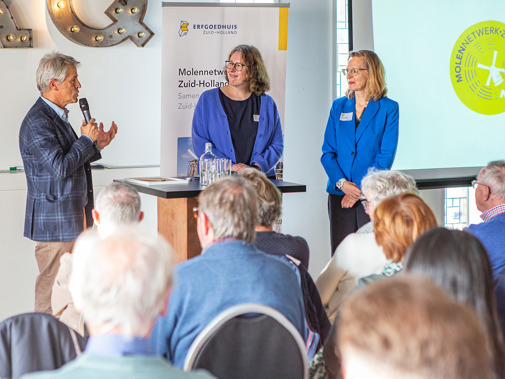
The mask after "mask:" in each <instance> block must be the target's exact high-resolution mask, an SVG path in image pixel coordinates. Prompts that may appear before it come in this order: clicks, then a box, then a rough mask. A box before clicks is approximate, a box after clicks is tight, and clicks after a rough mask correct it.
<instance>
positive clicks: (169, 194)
mask: <svg viewBox="0 0 505 379" xmlns="http://www.w3.org/2000/svg"><path fill="white" fill-rule="evenodd" d="M114 181H115V182H124V183H128V184H129V185H131V186H132V187H134V188H135V189H136V190H137V191H139V192H141V193H146V194H149V195H153V196H157V197H161V198H163V199H176V198H188V197H197V196H198V194H199V193H200V192H201V191H202V190H204V188H202V187H200V180H199V179H198V178H192V179H191V180H190V181H188V182H183V183H181V184H179V183H170V184H156V185H150V186H149V185H141V184H137V183H131V182H129V181H128V180H126V179H116V180H114ZM271 181H272V183H274V184H275V185H276V186H277V188H279V191H281V192H282V193H292V192H306V191H307V187H306V186H305V184H298V183H291V182H284V181H282V180H275V179H271Z"/></svg>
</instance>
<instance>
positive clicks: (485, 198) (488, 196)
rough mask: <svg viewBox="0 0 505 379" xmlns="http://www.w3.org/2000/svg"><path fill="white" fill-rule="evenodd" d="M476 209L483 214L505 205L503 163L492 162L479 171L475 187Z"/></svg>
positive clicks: (501, 161)
mask: <svg viewBox="0 0 505 379" xmlns="http://www.w3.org/2000/svg"><path fill="white" fill-rule="evenodd" d="M475 202H476V204H477V209H478V210H479V211H481V212H485V211H487V210H488V209H491V208H493V207H495V206H496V205H499V204H504V203H505V161H503V160H499V161H492V162H489V163H488V164H487V166H486V167H484V168H483V169H482V170H480V173H479V176H478V177H477V184H476V187H475Z"/></svg>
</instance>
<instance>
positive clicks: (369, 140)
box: [321, 97, 399, 195]
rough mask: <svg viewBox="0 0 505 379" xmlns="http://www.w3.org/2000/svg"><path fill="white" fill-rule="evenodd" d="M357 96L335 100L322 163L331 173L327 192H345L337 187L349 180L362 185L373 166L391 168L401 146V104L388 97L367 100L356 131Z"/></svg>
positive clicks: (325, 139)
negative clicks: (355, 106)
mask: <svg viewBox="0 0 505 379" xmlns="http://www.w3.org/2000/svg"><path fill="white" fill-rule="evenodd" d="M354 113H355V112H354V99H352V100H349V99H348V98H347V97H341V98H340V99H337V100H335V101H334V102H333V105H332V107H331V111H330V117H329V118H328V124H327V125H326V132H325V133H324V142H323V155H322V156H321V163H322V165H323V167H324V170H325V171H326V174H327V175H328V184H327V187H326V191H327V192H328V193H331V194H334V195H343V194H344V193H343V192H342V191H340V190H337V189H336V188H335V184H336V183H337V181H339V180H340V179H342V178H344V179H347V180H349V181H351V182H353V183H354V184H356V185H357V186H358V187H359V188H361V179H363V176H365V175H366V173H367V171H368V169H369V168H370V167H375V168H377V169H380V170H385V169H390V168H391V166H392V165H393V161H394V159H395V154H396V147H397V145H398V120H399V110H398V103H397V102H396V101H393V100H391V99H388V98H387V97H383V98H381V99H380V100H379V101H372V100H370V101H369V102H368V105H367V107H366V111H365V113H364V114H363V118H362V119H361V122H360V124H359V126H358V129H357V130H355V119H354V117H355V114H354Z"/></svg>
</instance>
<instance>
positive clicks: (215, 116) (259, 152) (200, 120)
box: [191, 88, 284, 176]
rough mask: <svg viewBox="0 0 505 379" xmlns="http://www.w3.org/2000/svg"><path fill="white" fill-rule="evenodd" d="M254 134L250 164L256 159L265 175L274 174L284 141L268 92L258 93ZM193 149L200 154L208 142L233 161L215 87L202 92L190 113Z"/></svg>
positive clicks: (227, 126)
mask: <svg viewBox="0 0 505 379" xmlns="http://www.w3.org/2000/svg"><path fill="white" fill-rule="evenodd" d="M259 116H260V120H259V124H258V134H257V135H256V141H255V142H254V148H253V152H252V156H251V165H252V164H253V163H256V164H257V165H258V166H259V167H260V169H261V171H262V172H264V173H265V174H267V175H268V176H272V175H275V171H274V168H275V165H276V164H277V162H278V161H279V159H280V158H281V156H282V151H283V149H284V142H283V138H282V126H281V119H280V117H279V112H278V111H277V105H275V102H274V100H273V99H272V97H270V96H269V95H266V94H264V95H262V96H261V107H260V114H259ZM191 134H192V142H193V150H194V151H195V153H196V155H197V156H198V157H200V156H201V155H202V154H203V153H204V152H205V144H206V143H207V142H212V152H213V153H214V154H216V155H217V156H218V157H220V158H228V159H231V160H232V162H233V163H236V162H235V148H234V147H233V142H232V140H231V133H230V127H229V125H228V118H227V117H226V113H225V112H224V109H223V106H222V105H221V101H220V100H219V88H214V89H210V90H208V91H205V92H204V93H202V95H201V96H200V98H199V99H198V103H197V104H196V108H195V113H194V114H193V128H192V132H191Z"/></svg>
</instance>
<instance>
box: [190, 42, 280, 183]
mask: <svg viewBox="0 0 505 379" xmlns="http://www.w3.org/2000/svg"><path fill="white" fill-rule="evenodd" d="M225 70H226V74H225V77H226V80H227V81H228V84H227V85H226V86H224V87H221V88H214V89H211V90H208V91H205V92H204V93H202V95H201V96H200V98H199V100H198V103H197V105H196V108H195V113H194V115H193V128H192V140H193V149H194V151H195V153H196V154H197V155H198V156H200V155H202V154H203V153H204V151H205V144H206V143H207V142H211V143H212V152H213V153H214V154H215V155H217V156H218V157H220V158H228V159H231V161H232V162H233V166H232V170H233V171H237V172H240V171H242V170H243V169H244V168H246V167H255V168H256V169H259V170H261V171H262V172H264V173H265V174H267V176H270V177H272V176H275V170H274V169H275V165H276V164H277V162H278V161H279V159H280V157H281V156H282V151H283V148H284V142H283V138H282V127H281V121H280V117H279V112H278V111H277V106H276V105H275V102H274V100H273V99H272V98H271V97H270V96H269V95H267V94H265V92H266V91H268V90H269V89H270V79H269V77H268V74H267V70H266V67H265V64H264V63H263V58H262V57H261V54H260V52H259V50H258V49H257V48H255V47H254V46H249V45H239V46H237V47H235V48H234V49H233V50H232V51H231V53H230V55H229V56H228V60H227V61H225Z"/></svg>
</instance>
